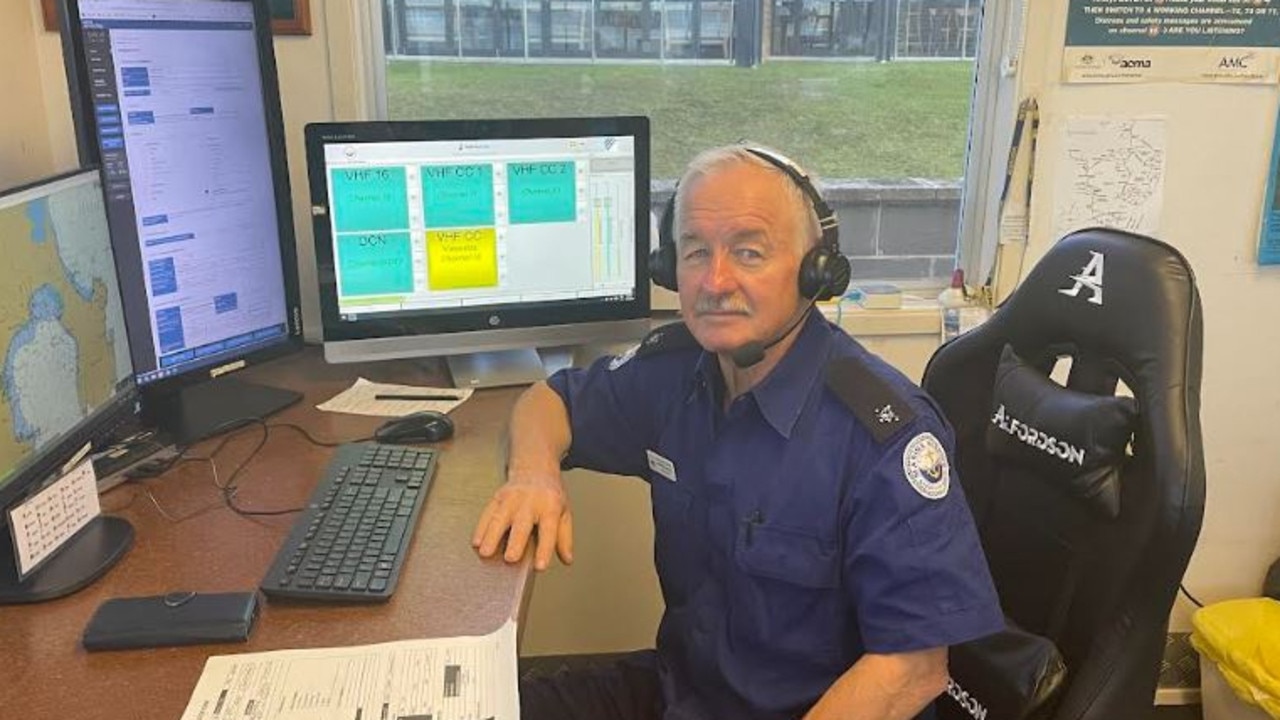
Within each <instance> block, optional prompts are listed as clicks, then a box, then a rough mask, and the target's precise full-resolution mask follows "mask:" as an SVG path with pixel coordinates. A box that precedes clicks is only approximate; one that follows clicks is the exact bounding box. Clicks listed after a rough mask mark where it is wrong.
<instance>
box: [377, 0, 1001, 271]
mask: <svg viewBox="0 0 1280 720" xmlns="http://www.w3.org/2000/svg"><path fill="white" fill-rule="evenodd" d="M380 2H381V10H382V13H381V25H382V27H381V40H382V43H381V48H379V49H378V51H377V52H378V55H377V57H376V58H375V63H376V64H377V65H378V66H380V67H379V68H378V69H380V70H382V71H383V74H384V77H383V80H384V83H383V85H384V87H385V88H386V98H385V99H386V111H387V116H388V118H389V119H393V120H414V119H452V118H469V117H476V118H489V117H549V116H558V115H598V114H641V115H648V116H649V117H650V118H651V120H652V132H653V148H652V152H653V177H654V179H655V180H654V201H655V205H660V203H661V202H663V201H665V198H666V196H667V194H668V193H669V192H670V188H671V185H672V181H673V180H674V179H675V178H676V177H677V175H678V174H679V172H680V171H681V169H682V168H683V166H684V164H685V163H686V162H687V161H688V160H689V159H690V158H691V157H692V156H693V155H695V154H696V153H697V152H699V151H701V150H703V149H706V148H708V147H711V146H714V145H720V144H725V143H731V142H736V141H738V140H742V139H747V140H751V141H755V142H760V143H764V144H766V145H770V146H773V147H776V148H778V149H779V150H781V151H782V152H784V153H786V154H788V155H790V156H792V157H794V158H795V159H796V160H797V161H799V162H801V163H802V164H803V165H805V166H806V167H807V168H809V169H810V170H811V171H813V172H814V173H816V174H817V175H818V176H819V178H820V179H821V181H822V186H823V188H824V194H825V195H826V197H827V199H828V201H829V202H830V203H831V204H832V205H833V206H834V207H836V208H837V210H838V211H839V213H840V220H841V244H842V246H843V248H844V250H845V252H846V253H847V254H849V256H850V258H851V259H852V260H853V265H854V274H855V278H863V279H865V278H877V279H892V280H897V281H905V282H907V283H911V284H929V285H938V284H943V283H945V281H946V279H947V278H948V277H949V275H950V273H951V270H952V268H953V267H954V266H955V262H956V248H957V237H958V234H959V217H960V206H961V196H962V185H963V175H964V167H965V151H966V146H967V143H968V140H969V120H970V103H971V100H972V98H973V94H974V93H973V88H974V60H975V57H976V56H977V55H978V52H979V43H978V35H979V26H980V24H981V15H982V8H981V2H982V0H755V1H754V2H749V1H747V0H380ZM987 2H988V4H989V5H994V4H997V3H998V2H999V0H987Z"/></svg>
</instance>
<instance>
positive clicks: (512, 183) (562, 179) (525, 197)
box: [507, 162, 578, 225]
mask: <svg viewBox="0 0 1280 720" xmlns="http://www.w3.org/2000/svg"><path fill="white" fill-rule="evenodd" d="M507 198H508V203H509V207H510V211H511V223H512V224H513V225H519V224H524V223H553V222H573V221H574V220H576V219H577V215H576V205H577V199H578V198H577V180H576V178H575V177H574V166H573V163H572V162H530V163H509V164H508V165H507Z"/></svg>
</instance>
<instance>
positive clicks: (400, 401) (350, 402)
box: [316, 378, 473, 417]
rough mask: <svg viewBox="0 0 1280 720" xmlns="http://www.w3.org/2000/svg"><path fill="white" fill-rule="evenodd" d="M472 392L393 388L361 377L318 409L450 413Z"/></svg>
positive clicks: (361, 412) (395, 413)
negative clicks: (381, 397)
mask: <svg viewBox="0 0 1280 720" xmlns="http://www.w3.org/2000/svg"><path fill="white" fill-rule="evenodd" d="M472 392H473V391H472V390H471V388H461V389H460V388H432V387H418V386H415V385H389V384H387V383H376V382H370V381H368V380H365V379H364V378H358V379H357V380H356V382H355V384H354V385H352V386H351V387H349V388H347V389H346V390H344V391H342V392H340V393H338V394H337V395H334V396H333V397H332V398H329V400H327V401H325V402H323V403H321V404H319V405H317V406H316V408H318V409H320V410H326V411H328V412H340V413H353V414H355V415H386V416H394V417H398V416H401V415H408V414H409V413H416V412H419V411H422V410H435V411H436V412H442V413H447V412H449V411H450V410H452V409H454V408H456V407H458V406H459V405H461V404H462V403H463V402H465V401H466V399H467V398H469V397H471V393H472ZM379 396H394V398H395V399H386V398H383V399H379Z"/></svg>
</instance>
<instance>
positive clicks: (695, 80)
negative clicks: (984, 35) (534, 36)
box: [387, 59, 973, 180]
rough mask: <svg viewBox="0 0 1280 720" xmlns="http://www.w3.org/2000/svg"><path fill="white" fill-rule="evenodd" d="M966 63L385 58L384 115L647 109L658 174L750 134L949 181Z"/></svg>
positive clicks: (964, 120) (813, 155)
mask: <svg viewBox="0 0 1280 720" xmlns="http://www.w3.org/2000/svg"><path fill="white" fill-rule="evenodd" d="M972 74H973V63H972V62H971V61H929V62H908V61H898V62H891V63H869V62H867V63H863V62H822V61H772V62H767V63H765V64H764V65H761V66H760V67H756V68H738V67H731V66H727V65H692V64H690V65H680V64H666V65H660V64H656V63H655V64H645V63H629V64H588V63H583V64H561V63H536V64H535V63H494V62H485V63H472V62H453V61H444V62H441V61H436V62H430V61H418V60H398V59H392V60H389V61H388V64H387V107H388V113H389V115H390V117H391V119H393V120H425V119H461V118H493V117H550V116H561V115H567V116H576V115H631V114H638V115H648V116H649V117H650V119H651V121H652V132H653V144H652V145H653V146H652V153H653V168H652V176H653V177H654V178H655V179H663V178H665V179H671V178H675V177H676V176H677V175H678V174H679V172H680V170H681V169H682V168H683V167H684V164H685V163H686V162H687V161H688V160H689V159H690V158H691V157H693V156H694V155H695V154H697V153H698V152H699V151H701V150H704V149H706V148H709V147H712V146H715V145H721V144H725V143H731V142H736V141H737V140H739V139H744V138H745V139H748V140H751V141H754V142H760V143H764V144H766V145H772V146H774V147H776V148H778V149H779V150H782V151H783V152H785V153H787V154H789V155H792V156H794V157H795V159H796V160H798V161H800V162H801V163H803V164H805V165H806V166H807V167H808V168H809V169H810V170H812V171H813V172H815V173H816V174H817V175H818V176H819V177H821V178H823V179H827V180H831V179H836V178H845V179H848V178H863V179H900V178H929V179H935V180H956V179H958V178H959V177H960V176H961V174H962V172H963V163H964V153H965V145H966V138H967V132H968V122H969V101H970V95H971V92H972Z"/></svg>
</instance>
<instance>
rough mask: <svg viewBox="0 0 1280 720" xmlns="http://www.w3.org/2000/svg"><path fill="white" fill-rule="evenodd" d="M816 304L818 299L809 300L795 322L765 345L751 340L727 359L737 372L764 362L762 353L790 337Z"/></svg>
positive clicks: (815, 297)
mask: <svg viewBox="0 0 1280 720" xmlns="http://www.w3.org/2000/svg"><path fill="white" fill-rule="evenodd" d="M817 302H818V297H817V296H816V295H815V296H814V297H812V298H810V299H809V302H808V303H807V304H805V306H804V312H802V313H800V315H799V316H798V317H797V318H796V319H795V320H792V321H791V324H790V325H788V326H787V329H786V330H783V331H782V332H781V333H779V334H778V336H777V337H775V338H774V339H772V340H770V341H769V342H767V343H762V342H760V341H759V340H752V341H751V342H749V343H747V344H746V345H743V346H742V347H740V348H738V349H737V350H734V351H733V352H732V353H730V354H729V359H730V360H733V364H734V366H736V367H737V368H738V369H739V370H745V369H747V368H749V367H751V366H752V365H756V364H758V363H759V362H760V361H761V360H764V351H765V350H768V349H769V348H771V347H773V346H774V345H777V344H778V343H780V342H782V339H783V338H785V337H786V336H788V335H790V334H791V331H793V330H795V329H796V326H797V325H799V324H800V323H801V322H803V321H804V319H805V318H806V317H808V316H809V311H810V310H812V309H813V306H814V305H816V304H817Z"/></svg>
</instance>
